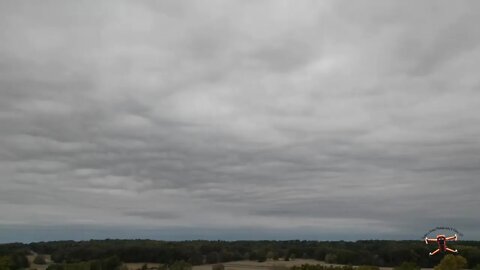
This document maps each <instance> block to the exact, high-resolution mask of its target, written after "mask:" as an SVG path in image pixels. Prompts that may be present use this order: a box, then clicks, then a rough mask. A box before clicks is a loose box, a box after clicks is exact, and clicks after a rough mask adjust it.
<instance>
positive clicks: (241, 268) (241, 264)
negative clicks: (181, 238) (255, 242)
mask: <svg viewBox="0 0 480 270" xmlns="http://www.w3.org/2000/svg"><path fill="white" fill-rule="evenodd" d="M307 263H308V264H322V263H323V262H321V261H316V260H306V259H297V260H293V261H266V262H255V261H235V262H227V263H223V265H225V270H270V269H271V268H272V266H275V265H281V266H286V267H291V266H294V265H302V264H307ZM144 264H147V267H149V268H150V267H157V266H158V265H159V264H158V263H126V266H127V267H128V269H129V270H137V269H140V268H142V266H143V265H144ZM192 270H212V265H211V264H204V265H196V266H194V267H193V269H192Z"/></svg>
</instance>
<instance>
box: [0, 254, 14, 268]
mask: <svg viewBox="0 0 480 270" xmlns="http://www.w3.org/2000/svg"><path fill="white" fill-rule="evenodd" d="M11 265H12V261H11V260H10V257H8V256H2V257H0V270H10V267H11Z"/></svg>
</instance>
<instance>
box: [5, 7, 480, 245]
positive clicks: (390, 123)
mask: <svg viewBox="0 0 480 270" xmlns="http://www.w3.org/2000/svg"><path fill="white" fill-rule="evenodd" d="M476 5H477V4H475V3H470V2H468V3H467V2H464V3H463V2H462V3H451V2H447V1H445V2H442V1H440V2H438V1H435V2H434V1H426V2H422V3H418V2H413V1H402V2H401V3H397V2H393V1H382V2H381V3H380V2H379V1H365V2H361V3H360V2H358V3H357V2H355V3H352V2H350V1H332V2H329V1H327V2H321V3H319V2H313V1H304V2H301V3H299V2H296V3H295V4H294V3H293V2H291V3H289V2H282V3H279V2H277V1H260V2H258V1H254V2H250V1H228V2H225V1H213V2H209V3H205V2H203V1H184V2H179V1H162V2H154V1H143V2H126V1H120V2H119V1H105V2H102V3H93V2H88V1H79V2H75V3H73V2H72V3H68V2H60V1H47V2H43V3H42V4H41V5H40V4H35V3H29V4H28V5H26V4H23V3H19V2H17V1H3V2H2V3H0V10H1V11H0V12H1V15H2V16H0V38H1V40H2V43H1V44H0V175H1V178H0V184H1V186H2V188H1V189H0V211H1V213H2V216H3V218H2V221H1V224H0V225H2V226H4V228H6V230H8V231H11V230H15V226H19V225H22V226H24V227H22V228H33V227H35V226H39V228H48V227H49V226H50V227H51V228H54V227H55V228H56V226H60V227H61V228H67V229H64V230H63V231H62V232H61V233H59V234H58V235H57V236H55V235H53V234H51V233H50V232H49V233H45V238H46V239H56V238H62V237H64V236H65V235H66V234H67V233H66V232H68V231H70V230H73V229H72V228H84V229H85V230H87V229H88V230H90V231H91V233H89V234H88V235H94V236H96V237H109V236H108V230H104V229H103V228H105V227H107V228H108V227H109V226H110V227H115V228H119V229H118V232H119V233H118V234H117V235H121V236H125V237H127V236H128V237H136V236H135V235H131V234H127V233H125V231H128V230H130V229H132V230H136V229H138V231H141V230H142V229H143V230H156V229H158V230H163V231H162V233H163V234H159V235H160V236H158V235H157V236H158V237H161V235H164V234H165V233H166V234H168V232H171V233H172V234H171V235H177V236H178V238H179V239H185V238H186V237H187V238H188V236H192V237H204V238H212V239H215V238H216V237H217V236H216V233H217V234H218V237H220V236H225V235H229V236H228V239H235V235H237V236H238V238H249V237H248V236H249V235H251V236H252V237H253V238H255V237H254V236H261V235H262V234H263V233H262V232H265V230H271V232H275V233H272V234H269V235H268V237H269V238H278V239H288V238H296V237H300V238H301V237H306V238H312V237H313V238H315V235H317V236H319V238H318V239H320V238H322V237H323V238H325V239H332V237H334V238H335V237H336V238H344V239H358V238H377V239H381V238H395V239H398V238H417V237H418V236H421V235H423V233H424V232H423V230H425V231H427V230H428V229H429V228H431V227H435V226H441V225H445V226H454V227H456V228H458V229H459V230H461V231H462V232H463V233H464V234H465V236H466V237H467V238H471V239H473V238H478V237H479V236H480V231H479V230H478V228H477V227H478V226H476V224H478V222H480V220H479V218H478V215H477V213H478V210H477V209H478V207H479V206H480V201H479V199H478V192H480V185H478V183H477V182H478V179H477V178H478V176H477V175H478V170H479V168H480V158H479V157H480V141H479V139H478V138H480V128H479V127H480V117H479V115H480V111H479V108H480V96H479V93H478V91H477V88H478V86H479V85H480V84H479V80H478V78H477V77H478V75H477V72H476V71H477V69H478V68H479V64H478V63H479V61H478V60H479V57H480V46H479V37H480V35H479V31H478V29H477V27H476V25H477V24H478V20H479V19H478V18H479V16H478V14H477V13H478V12H477V10H479V9H478V8H476V7H475V6H476ZM69 226H70V227H69ZM82 226H83V227H82ZM68 228H70V229H68ZM94 228H99V229H98V230H99V231H101V233H97V232H96V231H95V230H96V229H94ZM127 228H128V229H127ZM197 229H198V230H200V231H201V234H200V235H199V234H192V233H189V232H188V231H189V230H192V231H195V230H197ZM26 230H27V229H22V231H23V232H25V231H26ZM41 230H43V229H41ZM116 230H117V229H116ZM419 231H420V232H419ZM19 232H20V229H19ZM235 232H236V234H235ZM112 233H113V232H112ZM146 234H148V235H151V234H149V233H146ZM29 235H30V234H29ZM142 235H143V234H142ZM0 236H1V235H0ZM3 239H4V240H3V241H6V239H10V240H11V238H8V237H5V236H4V237H3ZM31 239H40V238H38V237H33V236H32V237H31ZM315 239H317V238H315ZM0 240H2V239H0ZM23 240H24V238H22V241H23ZM27 240H28V239H27Z"/></svg>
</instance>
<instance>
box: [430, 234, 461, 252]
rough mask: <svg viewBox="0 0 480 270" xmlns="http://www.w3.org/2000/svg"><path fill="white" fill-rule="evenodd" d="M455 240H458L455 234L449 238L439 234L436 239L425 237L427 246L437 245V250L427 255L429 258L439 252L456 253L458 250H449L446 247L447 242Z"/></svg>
mask: <svg viewBox="0 0 480 270" xmlns="http://www.w3.org/2000/svg"><path fill="white" fill-rule="evenodd" d="M457 239H458V237H457V234H455V235H454V236H450V237H446V236H445V235H443V234H439V235H437V238H428V237H425V244H427V245H428V244H429V243H430V242H437V244H438V248H437V249H436V250H435V251H434V252H430V253H429V255H430V256H432V255H435V254H437V253H438V252H440V251H441V252H447V251H448V252H452V253H458V250H456V249H451V248H448V247H447V242H448V241H457Z"/></svg>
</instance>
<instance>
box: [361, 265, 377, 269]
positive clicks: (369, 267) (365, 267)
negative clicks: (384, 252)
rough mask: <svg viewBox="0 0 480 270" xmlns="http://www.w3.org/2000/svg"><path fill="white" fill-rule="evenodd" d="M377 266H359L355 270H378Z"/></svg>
mask: <svg viewBox="0 0 480 270" xmlns="http://www.w3.org/2000/svg"><path fill="white" fill-rule="evenodd" d="M379 269H380V268H379V267H378V266H371V265H360V266H359V267H357V269H356V270H379Z"/></svg>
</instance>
